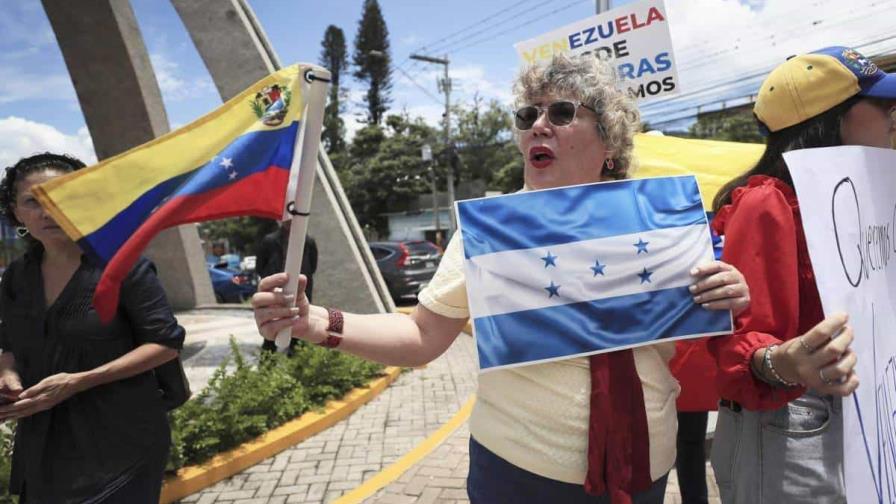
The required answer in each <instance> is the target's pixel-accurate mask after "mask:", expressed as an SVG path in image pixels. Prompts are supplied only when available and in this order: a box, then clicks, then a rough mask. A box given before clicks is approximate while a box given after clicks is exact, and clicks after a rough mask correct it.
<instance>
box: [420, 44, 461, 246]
mask: <svg viewBox="0 0 896 504" xmlns="http://www.w3.org/2000/svg"><path fill="white" fill-rule="evenodd" d="M410 58H411V59H413V60H418V61H425V62H427V63H434V64H436V65H442V66H443V67H444V69H445V77H444V78H442V79H439V91H441V92H443V93H445V115H444V119H445V153H446V156H445V157H446V160H445V167H446V168H447V169H446V171H445V175H446V177H447V179H448V205H449V207H450V210H449V212H448V213H449V215H450V216H451V218H450V219H448V234H449V235H454V230H455V229H456V226H455V222H454V218H455V217H454V171H453V169H452V167H451V160H450V159H449V156H450V155H451V153H452V152H453V150H452V149H451V78H450V77H448V65H449V63H450V62H449V61H448V56H445V57H444V58H433V57H431V56H424V55H422V54H412V55H411V56H410Z"/></svg>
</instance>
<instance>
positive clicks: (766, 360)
mask: <svg viewBox="0 0 896 504" xmlns="http://www.w3.org/2000/svg"><path fill="white" fill-rule="evenodd" d="M776 348H778V345H769V346H767V347H765V355H763V356H762V367H763V368H768V370H769V372H770V373H771V374H772V379H773V381H774V382H775V384H776V385H779V386H783V387H798V386H799V385H800V384H799V383H796V382H791V381H787V380H785V379H784V378H782V377H781V375H779V374H778V371H777V370H776V369H775V365H774V364H773V363H772V352H774V351H775V349H776Z"/></svg>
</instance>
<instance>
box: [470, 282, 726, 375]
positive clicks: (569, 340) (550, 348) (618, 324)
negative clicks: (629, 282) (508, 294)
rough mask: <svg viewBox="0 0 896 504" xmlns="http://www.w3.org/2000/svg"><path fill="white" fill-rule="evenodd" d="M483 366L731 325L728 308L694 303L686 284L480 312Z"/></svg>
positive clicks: (478, 331) (713, 330)
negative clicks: (486, 314)
mask: <svg viewBox="0 0 896 504" xmlns="http://www.w3.org/2000/svg"><path fill="white" fill-rule="evenodd" d="M473 324H474V325H475V328H476V343H477V347H478V349H479V367H480V369H482V370H485V369H488V368H491V367H495V366H507V365H512V364H522V363H526V362H532V361H539V360H543V359H555V358H561V357H567V356H573V355H578V354H583V353H586V352H587V353H598V351H600V350H602V349H607V348H616V347H628V346H633V345H638V344H640V343H645V342H650V341H653V340H661V339H666V338H674V337H677V336H686V335H691V334H703V335H706V334H713V333H726V332H730V331H731V316H730V312H728V311H718V310H706V309H704V308H702V307H700V306H699V305H697V304H695V303H694V300H693V298H692V296H691V293H690V292H689V291H688V288H687V287H676V288H673V289H663V290H658V291H652V292H646V293H641V294H632V295H627V296H618V297H614V298H605V299H598V300H594V301H586V302H581V303H573V304H567V305H561V306H554V307H551V308H541V309H537V310H525V311H518V312H514V313H508V314H503V315H495V316H490V317H481V318H477V319H475V320H474V321H473Z"/></svg>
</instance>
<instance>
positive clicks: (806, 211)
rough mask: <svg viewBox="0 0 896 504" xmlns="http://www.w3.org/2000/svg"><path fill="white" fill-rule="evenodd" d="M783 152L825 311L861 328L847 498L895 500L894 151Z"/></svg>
mask: <svg viewBox="0 0 896 504" xmlns="http://www.w3.org/2000/svg"><path fill="white" fill-rule="evenodd" d="M784 159H785V160H786V161H787V166H788V167H789V168H790V173H791V175H792V176H793V182H794V185H795V186H796V191H797V196H798V198H799V202H800V214H801V216H802V221H803V226H804V228H805V232H806V241H807V244H808V246H809V255H810V257H811V259H812V268H813V269H814V271H815V279H816V283H817V285H818V291H819V294H820V295H821V303H822V306H823V308H824V313H825V315H830V314H832V313H834V312H838V311H843V312H846V313H848V314H849V325H850V326H851V327H852V328H853V331H854V333H855V341H854V342H853V344H852V348H853V350H854V351H855V352H856V355H857V357H858V363H857V365H856V368H855V372H856V373H857V374H858V377H859V380H860V385H859V388H858V390H856V392H855V393H854V394H853V395H852V396H850V397H845V398H844V399H843V449H844V465H845V471H844V472H845V477H846V492H847V498H848V501H849V502H851V503H852V502H861V503H870V502H881V503H882V502H893V501H894V499H896V338H894V335H896V305H894V303H893V301H894V297H893V294H894V293H896V291H894V289H896V240H894V239H896V236H893V233H894V232H896V152H894V151H892V150H888V149H876V148H871V147H855V146H847V147H831V148H825V149H807V150H802V151H795V152H790V153H786V154H784ZM891 262H892V263H893V264H892V265H891V264H890V263H891ZM831 476H832V477H835V475H831Z"/></svg>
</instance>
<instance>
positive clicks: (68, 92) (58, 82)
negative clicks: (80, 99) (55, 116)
mask: <svg viewBox="0 0 896 504" xmlns="http://www.w3.org/2000/svg"><path fill="white" fill-rule="evenodd" d="M20 100H41V101H46V100H54V101H57V100H58V101H69V102H72V103H75V104H77V97H76V95H75V88H74V86H72V81H71V79H69V77H68V74H55V75H44V74H39V73H31V72H29V71H27V70H25V69H23V68H21V67H19V66H17V65H4V64H0V104H2V103H13V102H17V101H20Z"/></svg>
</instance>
